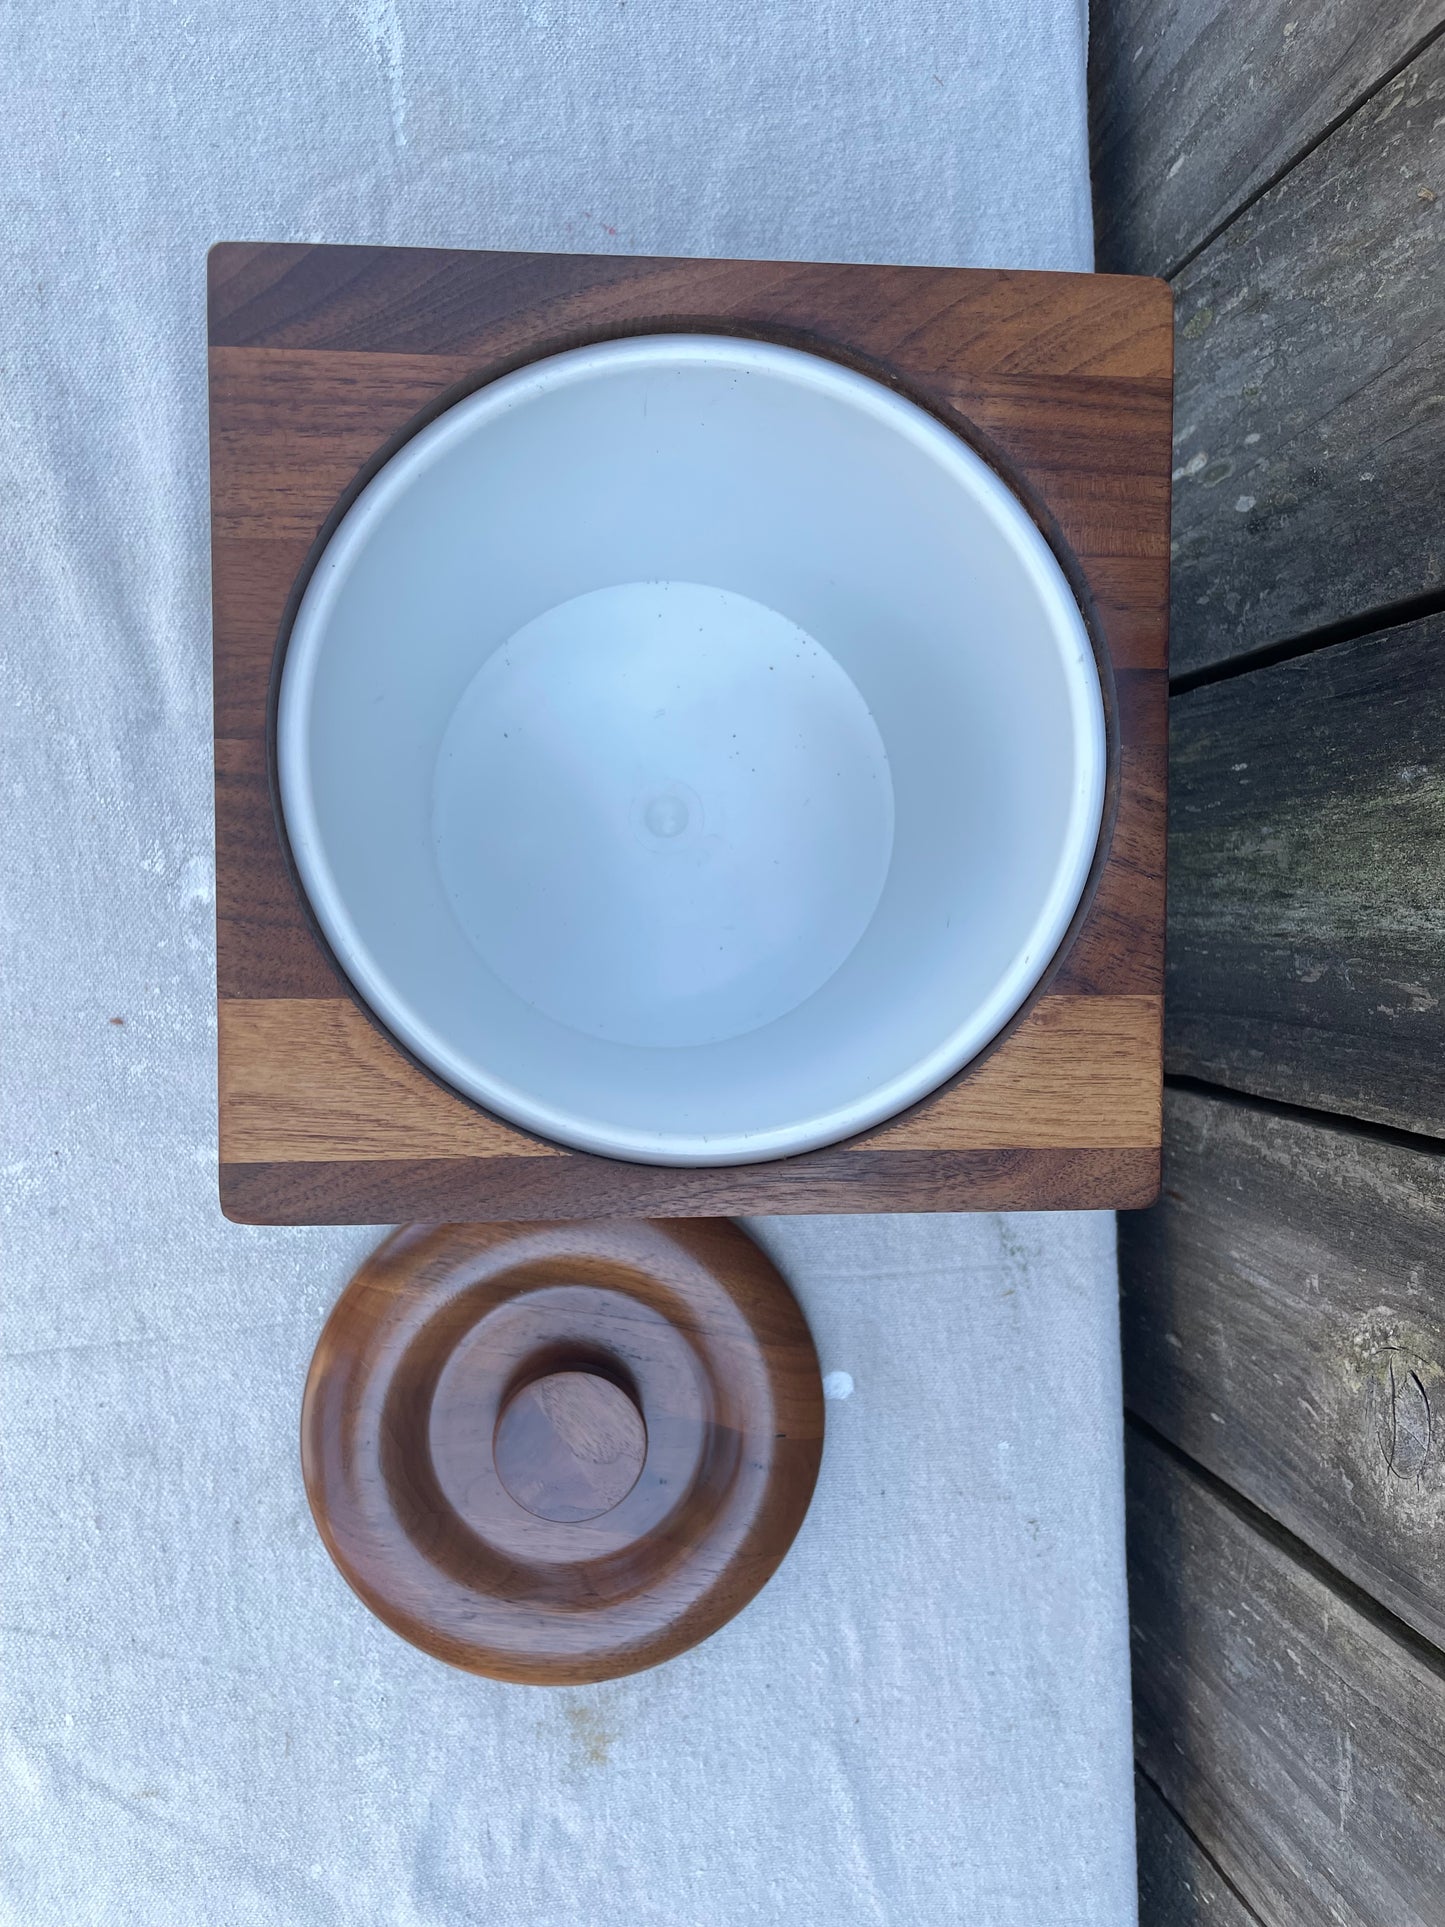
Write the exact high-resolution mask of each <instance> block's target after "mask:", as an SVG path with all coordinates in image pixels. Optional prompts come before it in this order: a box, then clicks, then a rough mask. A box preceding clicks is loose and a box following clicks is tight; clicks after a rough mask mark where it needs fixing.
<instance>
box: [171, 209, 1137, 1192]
mask: <svg viewBox="0 0 1445 1927" xmlns="http://www.w3.org/2000/svg"><path fill="white" fill-rule="evenodd" d="M684 330H702V331H706V332H716V333H731V334H745V335H751V336H756V337H760V338H762V339H766V340H771V341H777V342H781V343H784V344H785V345H790V346H795V347H799V348H805V349H808V350H811V351H812V352H814V353H816V354H822V355H826V356H829V357H831V358H832V359H834V360H837V361H841V362H844V363H846V364H848V365H849V366H851V367H854V368H857V369H860V370H862V371H863V372H864V373H866V374H870V375H872V376H874V377H875V378H876V379H878V380H880V381H882V382H884V383H886V384H887V385H888V386H890V387H892V388H895V389H897V390H899V391H901V392H902V393H904V394H906V395H908V396H910V397H911V398H912V399H913V400H915V401H917V402H919V403H921V404H922V405H923V406H924V407H926V408H928V409H929V410H930V411H931V412H932V413H933V414H934V415H936V416H938V417H939V418H940V419H941V420H943V421H944V422H946V423H947V424H948V425H949V426H950V427H952V428H954V429H955V430H956V431H957V432H958V433H959V434H961V435H962V436H964V437H965V439H967V440H968V441H969V442H970V443H971V444H972V445H973V446H974V447H975V448H976V449H977V450H978V451H979V452H980V453H981V454H982V455H983V456H984V458H985V459H986V460H988V461H989V462H990V463H991V464H992V465H993V466H994V467H995V468H996V469H997V470H998V471H999V473H1000V474H1001V475H1002V476H1003V477H1004V479H1005V480H1006V481H1007V482H1008V483H1009V484H1010V486H1011V487H1012V488H1013V489H1014V490H1015V492H1016V493H1017V494H1018V495H1020V496H1021V497H1022V499H1023V500H1024V502H1025V503H1026V504H1027V505H1028V507H1029V508H1030V510H1031V511H1032V513H1033V515H1034V517H1035V519H1036V520H1037V521H1038V523H1039V525H1040V527H1041V528H1042V529H1043V531H1044V533H1045V535H1046V536H1047V537H1048V539H1049V540H1050V542H1051V543H1052V545H1053V548H1054V551H1055V553H1056V554H1057V556H1058V557H1059V560H1060V562H1061V564H1062V565H1063V567H1064V569H1065V572H1066V573H1067V575H1068V576H1069V579H1070V581H1071V582H1072V584H1073V587H1074V589H1075V592H1076V594H1077V595H1078V598H1079V601H1080V604H1081V606H1082V607H1083V610H1084V613H1085V616H1086V618H1087V620H1088V623H1089V627H1090V631H1091V634H1092V636H1093V641H1094V647H1095V651H1096V654H1097V656H1098V661H1099V669H1100V675H1101V680H1102V683H1103V687H1104V695H1105V704H1106V710H1107V716H1108V728H1109V745H1110V760H1109V778H1108V791H1107V797H1106V802H1105V819H1104V832H1103V835H1102V837H1101V839H1100V846H1099V852H1098V855H1097V858H1096V860H1095V864H1094V869H1093V873H1092V875H1091V878H1090V881H1089V886H1088V889H1087V891H1086V893H1085V897H1084V901H1083V903H1082V905H1081V907H1080V910H1079V913H1078V915H1077V916H1076V917H1075V919H1074V922H1073V925H1072V926H1071V928H1070V930H1069V933H1068V935H1067V936H1066V938H1065V940H1064V943H1063V944H1062V946H1061V947H1060V950H1059V953H1058V955H1057V956H1056V957H1055V959H1054V961H1053V963H1052V965H1051V967H1050V969H1049V971H1048V973H1047V974H1046V976H1045V978H1044V981H1043V982H1042V983H1041V985H1040V986H1039V988H1038V989H1037V991H1036V992H1035V993H1034V995H1033V996H1032V997H1031V998H1030V999H1029V1001H1028V1003H1027V1004H1026V1005H1025V1007H1024V1008H1023V1010H1022V1011H1021V1012H1020V1013H1019V1014H1018V1016H1017V1017H1016V1018H1015V1019H1014V1020H1013V1022H1012V1023H1011V1024H1010V1025H1009V1026H1008V1027H1007V1029H1006V1030H1005V1031H1004V1033H1003V1034H1002V1036H1001V1037H1000V1038H998V1039H997V1040H996V1041H995V1043H994V1044H993V1045H992V1046H991V1047H990V1049H989V1050H987V1051H986V1052H985V1053H984V1054H983V1055H982V1056H980V1057H978V1058H976V1059H975V1060H974V1061H973V1062H972V1063H971V1064H970V1065H968V1066H967V1068H966V1069H965V1070H963V1071H962V1072H961V1073H960V1074H959V1075H958V1076H957V1077H955V1078H953V1079H952V1080H951V1081H950V1082H949V1083H948V1084H946V1085H945V1086H943V1088H942V1089H941V1090H938V1091H936V1092H934V1093H933V1095H932V1096H930V1097H929V1098H927V1099H925V1100H924V1101H923V1102H922V1103H920V1104H918V1105H915V1106H914V1107H913V1109H912V1110H910V1111H908V1112H905V1113H904V1114H903V1115H902V1116H900V1117H897V1118H893V1119H891V1120H890V1121H889V1122H888V1123H887V1124H885V1125H882V1126H880V1127H878V1128H876V1129H874V1130H871V1131H868V1132H866V1133H865V1134H864V1135H862V1136H861V1137H858V1138H854V1139H851V1140H850V1141H849V1142H847V1143H845V1144H840V1145H835V1146H832V1147H830V1148H828V1149H826V1150H822V1151H813V1152H809V1153H807V1154H805V1155H803V1156H800V1157H793V1158H785V1159H781V1160H779V1161H777V1162H775V1163H768V1164H753V1165H740V1166H732V1167H728V1168H725V1169H711V1170H708V1169H701V1170H699V1169H688V1170H678V1169H671V1168H664V1167H659V1166H652V1165H638V1164H626V1163H621V1162H618V1161H615V1160H613V1159H609V1158H600V1157H595V1156H591V1155H589V1154H587V1153H583V1152H578V1151H569V1150H564V1149H563V1148H561V1147H560V1146H558V1145H555V1144H549V1143H546V1142H543V1141H542V1140H540V1139H538V1138H534V1137H531V1136H529V1135H528V1134H527V1133H526V1132H523V1131H519V1130H516V1129H514V1128H513V1127H512V1126H510V1125H508V1124H504V1123H503V1122H502V1121H501V1120H500V1119H498V1118H494V1117H492V1116H489V1115H488V1114H487V1113H486V1112H484V1111H482V1110H480V1109H478V1108H477V1107H476V1106H475V1105H473V1104H470V1103H468V1102H467V1101H465V1100H464V1099H462V1098H460V1097H458V1096H456V1095H455V1094H454V1093H452V1092H451V1091H449V1090H447V1089H446V1088H444V1087H443V1086H442V1085H440V1084H439V1083H437V1082H436V1081H435V1080H434V1079H433V1078H432V1077H431V1076H430V1075H429V1074H428V1073H427V1072H425V1071H423V1070H421V1069H420V1068H419V1067H418V1066H417V1065H415V1064H414V1063H413V1062H411V1061H410V1059H408V1058H407V1057H406V1056H405V1055H404V1054H403V1053H402V1052H401V1051H400V1050H399V1049H398V1048H397V1046H396V1045H395V1044H394V1043H392V1042H391V1040H390V1039H389V1038H388V1037H387V1036H386V1035H385V1034H384V1033H383V1032H382V1031H381V1030H380V1029H378V1028H377V1027H376V1025H375V1024H374V1023H373V1022H372V1020H371V1019H370V1017H369V1016H368V1015H367V1014H366V1013H365V1012H364V1011H363V1010H362V1008H361V1007H360V1006H359V1005H358V1003H357V1002H356V1001H355V999H354V997H353V995H352V993H351V990H350V988H349V986H348V985H347V983H346V981H345V979H344V978H343V977H342V975H341V973H340V972H339V970H338V969H337V967H336V965H335V963H334V962H333V960H332V959H331V957H330V955H329V954H328V951H327V949H326V946H325V944H324V943H323V941H322V940H321V938H320V936H319V935H318V934H317V932H316V930H315V928H314V926H313V924H312V922H311V919H310V915H309V912H308V910H307V908H306V906H305V903H304V901H303V899H302V897H301V894H300V892H299V890H298V888H297V885H296V883H295V880H294V876H293V873H292V869H291V865H290V859H289V854H288V852H287V849H286V845H285V839H284V836H283V834H282V832H281V829H280V824H279V818H278V815H277V812H276V809H275V806H274V800H273V789H274V785H273V778H272V769H271V759H272V751H271V727H272V725H271V711H272V689H273V679H274V674H275V669H276V665H277V662H278V659H279V658H278V652H279V650H280V649H281V648H282V647H284V642H285V637H286V635H287V633H288V630H289V626H290V621H291V617H292V614H293V612H294V609H295V607H296V603H297V600H298V598H299V594H300V591H301V588H302V587H303V586H304V584H305V581H306V578H307V575H308V573H309V570H310V568H311V566H312V564H313V563H314V561H315V558H316V556H317V554H318V553H319V551H320V549H321V548H322V546H324V544H325V542H326V540H327V538H328V537H329V536H330V534H331V532H332V530H333V529H334V527H335V526H336V523H337V521H338V520H339V518H340V516H341V514H342V513H343V512H344V510H345V509H346V507H347V506H348V505H349V504H350V502H351V501H352V500H353V499H354V498H355V496H356V494H357V492H358V490H359V489H360V488H361V487H362V486H363V485H364V484H365V482H366V481H368V480H369V479H370V477H371V476H372V475H373V474H374V473H375V472H376V470H377V469H378V468H379V467H380V466H381V464H382V463H383V462H384V461H385V460H386V459H387V458H388V457H389V456H390V455H392V454H393V453H395V451H396V450H397V448H398V447H400V445H401V444H402V443H403V442H404V441H405V440H406V439H407V438H408V437H409V436H410V435H412V434H413V433H415V431H416V430H417V429H418V428H419V427H421V426H423V425H424V424H425V423H426V422H428V421H430V420H431V419H433V418H434V417H435V416H436V415H437V414H438V413H440V412H441V410H442V409H444V408H446V407H447V406H449V405H450V404H451V403H452V402H454V401H456V400H458V399H460V398H461V396H463V395H465V394H467V393H468V392H469V391H471V390H472V389H474V388H477V387H479V386H481V385H482V384H483V383H484V382H487V381H490V380H492V379H493V378H494V377H496V376H497V375H500V374H503V373H507V372H509V371H510V370H512V369H514V368H516V367H518V366H520V365H521V364H522V363H524V362H527V361H531V360H534V359H536V358H537V357H539V356H542V355H547V354H554V353H557V352H560V351H561V350H563V349H566V348H573V347H578V346H580V345H581V344H583V343H585V342H589V341H596V340H600V339H605V338H609V337H616V336H621V335H629V334H650V333H661V332H677V331H684ZM209 343H210V383H211V491H212V555H213V598H214V628H215V705H216V712H215V752H216V870H217V980H218V981H217V992H218V998H219V1025H220V1137H221V1146H220V1155H221V1163H220V1183H221V1202H222V1206H223V1209H224V1210H225V1211H226V1213H227V1215H228V1216H230V1217H232V1218H236V1219H239V1220H241V1221H243V1222H245V1223H251V1224H344V1223H382V1222H384V1223H394V1222H398V1221H401V1220H410V1219H472V1220H475V1219H485V1218H509V1219H526V1218H569V1217H593V1216H607V1215H626V1216H634V1215H639V1214H652V1215H658V1216H677V1217H681V1216H691V1215H695V1214H704V1215H713V1214H734V1213H746V1212H825V1211H963V1210H975V1209H976V1210H1057V1209H1068V1208H1086V1207H1097V1208H1103V1207H1115V1208H1129V1207H1134V1206H1139V1205H1145V1204H1148V1203H1150V1202H1151V1201H1152V1199H1153V1197H1154V1195H1155V1192H1156V1190H1157V1186H1158V1171H1159V1135H1160V1131H1159V1111H1160V1068H1161V1051H1160V1000H1161V991H1162V978H1163V950H1164V775H1165V753H1166V680H1165V678H1166V639H1167V599H1168V567H1169V464H1170V408H1171V372H1172V353H1173V330H1172V314H1171V306H1170V300H1169V295H1168V291H1167V289H1166V288H1165V287H1164V286H1163V284H1162V283H1160V282H1155V281H1148V280H1134V279H1128V278H1122V277H1116V276H1109V275H1072V274H1033V273H1005V272H994V271H984V270H975V269H966V268H897V267H858V266H818V265H810V264H804V263H778V262H757V261H673V260H648V259H635V258H627V257H620V256H616V255H605V256H591V255H536V254H527V255H523V254H480V253H439V252H431V251H426V250H420V249H411V248H338V247H304V246H273V245H267V244H261V245H244V244H235V245H225V246H221V247H218V248H215V249H214V250H213V251H212V254H211V258H210V326H209Z"/></svg>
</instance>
